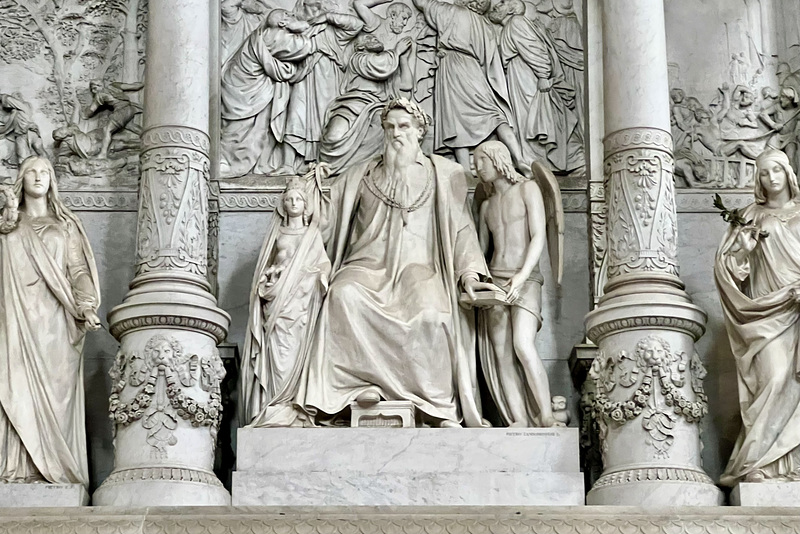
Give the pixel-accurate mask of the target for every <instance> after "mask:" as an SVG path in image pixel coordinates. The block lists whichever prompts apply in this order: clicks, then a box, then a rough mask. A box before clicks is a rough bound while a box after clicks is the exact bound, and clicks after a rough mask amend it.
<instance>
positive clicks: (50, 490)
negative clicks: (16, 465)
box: [0, 484, 89, 508]
mask: <svg viewBox="0 0 800 534" xmlns="http://www.w3.org/2000/svg"><path fill="white" fill-rule="evenodd" d="M87 504H89V494H88V493H87V492H86V488H85V487H83V485H81V484H0V508H17V507H19V508H27V507H37V508H39V507H61V506H63V507H67V506H86V505H87Z"/></svg>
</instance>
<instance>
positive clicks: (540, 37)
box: [499, 15, 584, 171]
mask: <svg viewBox="0 0 800 534" xmlns="http://www.w3.org/2000/svg"><path fill="white" fill-rule="evenodd" d="M499 50H500V57H501V58H502V59H503V63H504V64H506V65H507V68H508V92H509V97H510V99H511V109H512V110H513V111H514V119H515V121H516V124H517V137H518V138H519V141H520V144H521V146H522V154H523V157H524V159H525V161H535V160H542V161H543V160H547V161H548V163H550V165H552V166H553V167H554V168H555V169H556V170H559V171H571V170H574V169H576V168H577V167H579V166H581V165H583V161H584V159H583V134H582V132H581V131H580V129H579V127H580V124H579V121H578V113H577V108H578V107H580V106H582V105H583V104H582V102H580V101H576V88H575V87H573V86H571V85H570V84H569V83H567V81H566V79H565V78H566V77H565V72H564V68H563V63H562V56H561V55H560V54H559V50H558V49H557V48H556V46H555V44H554V43H553V41H552V39H551V38H550V36H549V35H548V33H547V30H546V29H545V28H544V27H543V26H541V24H539V23H538V22H535V21H532V20H529V19H527V18H525V17H524V16H522V15H515V16H513V17H511V18H510V19H509V20H508V22H506V24H505V26H503V30H502V32H501V33H500V41H499ZM580 59H581V66H582V58H580ZM568 61H569V60H568ZM540 78H543V79H549V80H552V81H553V86H552V87H551V89H550V90H549V91H540V90H539V89H538V87H537V81H538V80H539V79H540Z"/></svg>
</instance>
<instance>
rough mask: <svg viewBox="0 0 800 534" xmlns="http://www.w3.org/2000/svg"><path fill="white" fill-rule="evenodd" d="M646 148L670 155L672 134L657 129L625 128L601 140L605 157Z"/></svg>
mask: <svg viewBox="0 0 800 534" xmlns="http://www.w3.org/2000/svg"><path fill="white" fill-rule="evenodd" d="M636 148H647V149H651V150H661V151H664V152H667V153H668V154H672V134H670V133H669V132H666V131H664V130H661V129H659V128H626V129H624V130H618V131H616V132H613V133H610V134H608V135H607V136H606V138H605V139H603V149H604V151H605V157H606V158H608V157H609V156H612V155H614V154H616V153H617V152H620V151H622V150H631V149H636Z"/></svg>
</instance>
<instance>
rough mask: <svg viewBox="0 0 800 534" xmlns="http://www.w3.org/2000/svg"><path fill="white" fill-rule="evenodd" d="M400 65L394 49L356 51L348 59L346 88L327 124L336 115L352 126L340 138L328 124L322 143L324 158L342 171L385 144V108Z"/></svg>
mask: <svg viewBox="0 0 800 534" xmlns="http://www.w3.org/2000/svg"><path fill="white" fill-rule="evenodd" d="M399 66H400V61H399V57H398V55H397V54H396V53H395V52H394V50H386V51H383V52H377V53H376V52H367V51H358V52H355V53H354V54H353V55H352V56H351V57H350V61H349V62H348V68H347V70H346V71H345V80H344V84H343V88H344V92H343V93H342V94H341V95H340V96H338V97H336V99H334V101H333V102H332V103H331V105H330V107H329V108H328V112H327V118H326V126H327V124H329V123H330V120H331V119H332V118H333V117H340V118H343V119H345V120H346V121H347V122H348V124H349V126H350V128H349V130H348V131H347V133H346V134H345V135H344V136H342V137H341V138H340V139H334V140H332V139H330V136H329V135H327V134H328V131H327V128H326V130H325V131H324V132H323V135H322V142H321V143H320V159H321V160H322V161H325V162H326V163H329V164H330V167H331V172H332V173H333V174H338V173H339V172H341V171H342V170H343V169H345V168H347V167H350V166H351V165H357V164H359V163H364V162H365V161H367V160H369V159H372V157H373V155H374V154H375V153H377V152H379V151H380V149H381V146H382V145H383V126H382V125H381V111H382V110H383V107H384V106H385V105H386V101H387V100H388V99H389V94H390V90H389V84H390V79H391V78H392V76H393V75H394V74H395V73H396V72H397V70H398V68H399Z"/></svg>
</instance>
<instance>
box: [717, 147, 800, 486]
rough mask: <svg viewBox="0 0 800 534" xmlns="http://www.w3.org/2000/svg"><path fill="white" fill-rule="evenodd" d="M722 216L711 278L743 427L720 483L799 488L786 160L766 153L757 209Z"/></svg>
mask: <svg viewBox="0 0 800 534" xmlns="http://www.w3.org/2000/svg"><path fill="white" fill-rule="evenodd" d="M723 215H724V216H725V218H726V220H729V221H730V222H731V227H730V228H729V230H728V232H727V234H726V235H725V238H724V239H723V241H722V244H721V245H720V247H719V250H718V251H717V257H716V263H715V266H714V276H715V279H716V283H717V288H718V289H719V293H720V299H721V301H722V309H723V311H724V314H725V324H726V327H727V330H728V336H729V338H730V343H731V349H732V351H733V355H734V357H735V358H736V366H737V370H738V377H739V405H740V408H741V415H742V423H743V425H742V431H741V433H740V435H739V438H738V440H737V442H736V446H735V447H734V450H733V454H732V456H731V459H730V461H729V462H728V466H727V468H726V469H725V473H723V475H722V478H721V482H722V483H723V484H725V485H729V486H733V485H735V484H736V483H737V482H739V481H741V480H744V481H746V482H758V481H763V480H768V479H772V480H784V481H785V480H800V381H798V376H800V374H799V372H800V359H798V357H800V329H798V326H800V325H799V324H798V319H800V189H798V184H797V176H796V175H795V173H794V171H793V170H792V168H791V166H790V165H789V159H788V158H787V157H786V154H784V153H783V152H781V151H779V150H767V151H765V152H763V153H762V154H761V155H760V156H759V157H758V159H757V160H756V179H755V202H754V203H753V204H750V205H749V206H747V207H746V208H744V209H743V210H734V211H727V210H724V211H723Z"/></svg>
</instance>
